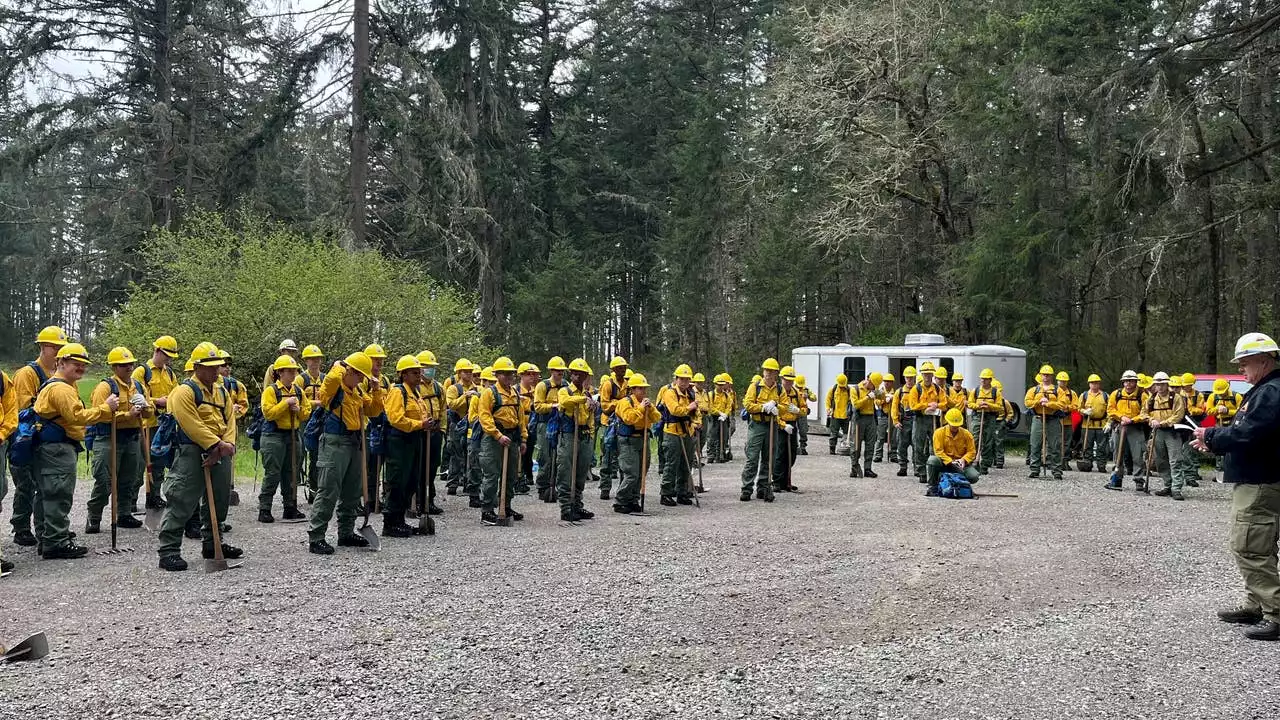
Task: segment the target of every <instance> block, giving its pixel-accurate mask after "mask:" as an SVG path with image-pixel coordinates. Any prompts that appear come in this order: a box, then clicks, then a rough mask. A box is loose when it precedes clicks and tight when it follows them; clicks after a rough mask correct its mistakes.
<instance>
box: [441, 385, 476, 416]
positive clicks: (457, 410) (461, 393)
mask: <svg viewBox="0 0 1280 720" xmlns="http://www.w3.org/2000/svg"><path fill="white" fill-rule="evenodd" d="M475 389H477V388H476V386H475V385H474V384H472V383H465V382H462V381H460V380H455V381H454V382H451V383H449V386H448V387H447V388H445V391H444V404H445V407H446V408H448V409H449V410H450V411H452V412H453V413H454V414H455V415H457V416H458V417H460V418H462V417H466V416H467V414H468V413H467V410H468V408H469V407H470V405H471V398H472V397H474V396H472V395H469V394H468V393H470V392H471V391H472V390H475Z"/></svg>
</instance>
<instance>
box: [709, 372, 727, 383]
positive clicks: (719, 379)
mask: <svg viewBox="0 0 1280 720" xmlns="http://www.w3.org/2000/svg"><path fill="white" fill-rule="evenodd" d="M724 375H725V374H724V373H718V374H716V376H715V377H714V378H712V379H711V382H713V383H715V384H716V385H723V384H725V383H727V382H729V381H728V380H725V379H724Z"/></svg>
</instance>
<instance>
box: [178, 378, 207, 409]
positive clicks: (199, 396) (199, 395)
mask: <svg viewBox="0 0 1280 720" xmlns="http://www.w3.org/2000/svg"><path fill="white" fill-rule="evenodd" d="M182 384H183V385H186V386H187V387H189V388H191V392H193V393H195V396H196V405H203V404H204V391H203V390H201V389H200V383H198V382H196V381H195V380H192V379H191V378H187V379H186V380H183V381H182Z"/></svg>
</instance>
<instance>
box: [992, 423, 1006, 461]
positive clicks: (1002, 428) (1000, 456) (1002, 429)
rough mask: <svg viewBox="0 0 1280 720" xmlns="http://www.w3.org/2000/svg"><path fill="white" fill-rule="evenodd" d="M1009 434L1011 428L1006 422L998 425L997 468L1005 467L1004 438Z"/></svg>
mask: <svg viewBox="0 0 1280 720" xmlns="http://www.w3.org/2000/svg"><path fill="white" fill-rule="evenodd" d="M1008 434H1009V426H1008V425H1007V424H1006V423H1005V421H1004V420H1001V421H1000V422H998V423H996V456H995V466H996V467H998V468H1002V467H1004V438H1005V435H1008Z"/></svg>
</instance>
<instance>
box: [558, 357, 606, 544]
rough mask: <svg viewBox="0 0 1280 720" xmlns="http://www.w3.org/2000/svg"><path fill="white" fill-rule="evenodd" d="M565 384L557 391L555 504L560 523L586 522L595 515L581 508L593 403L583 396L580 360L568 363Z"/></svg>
mask: <svg viewBox="0 0 1280 720" xmlns="http://www.w3.org/2000/svg"><path fill="white" fill-rule="evenodd" d="M569 378H570V382H569V384H567V385H565V386H563V387H561V388H560V392H559V396H558V397H559V403H558V404H559V406H560V413H561V418H560V440H559V442H558V447H557V449H556V455H557V457H556V460H557V467H556V500H557V501H559V503H560V519H561V520H564V521H566V522H574V521H577V520H589V519H591V518H593V517H595V516H596V515H595V513H593V512H591V511H590V510H587V509H586V508H585V507H583V505H582V489H583V488H584V487H586V485H587V475H588V474H589V473H590V471H591V456H592V454H593V453H592V447H591V438H592V437H593V436H594V430H595V411H596V407H598V405H597V403H596V401H595V400H592V399H591V396H590V395H589V394H587V391H586V389H585V388H586V386H587V383H588V382H590V381H591V366H590V365H588V364H587V361H586V360H583V359H582V358H574V360H573V362H571V363H569Z"/></svg>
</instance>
